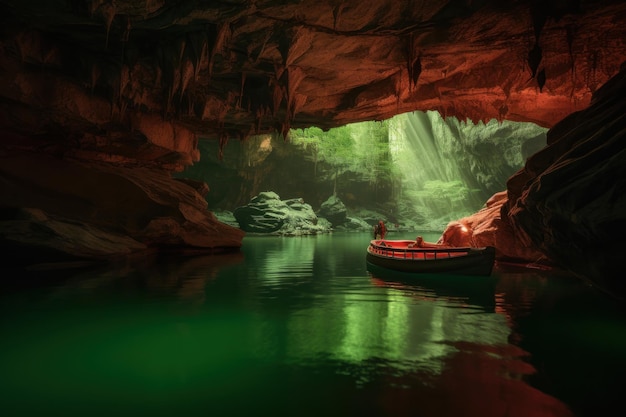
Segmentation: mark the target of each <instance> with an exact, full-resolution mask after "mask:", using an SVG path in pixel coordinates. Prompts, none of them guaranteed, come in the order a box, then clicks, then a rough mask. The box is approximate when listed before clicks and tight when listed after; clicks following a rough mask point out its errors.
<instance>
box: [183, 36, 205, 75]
mask: <svg viewBox="0 0 626 417" xmlns="http://www.w3.org/2000/svg"><path fill="white" fill-rule="evenodd" d="M187 37H188V38H189V42H188V46H189V48H188V49H190V52H189V53H188V55H189V56H190V58H191V59H192V60H193V63H194V79H195V80H196V81H197V80H198V76H199V74H200V66H201V64H202V62H203V60H204V59H205V55H206V50H207V43H208V42H207V38H206V33H205V32H194V33H190V34H188V35H187Z"/></svg>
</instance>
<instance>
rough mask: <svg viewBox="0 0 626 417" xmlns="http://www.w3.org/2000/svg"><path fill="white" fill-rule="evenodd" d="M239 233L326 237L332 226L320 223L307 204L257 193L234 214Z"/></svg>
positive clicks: (299, 200) (271, 194)
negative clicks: (239, 228) (320, 235)
mask: <svg viewBox="0 0 626 417" xmlns="http://www.w3.org/2000/svg"><path fill="white" fill-rule="evenodd" d="M233 216H234V217H235V219H237V222H238V223H239V226H240V227H241V229H242V230H244V231H246V232H249V233H263V234H275V235H282V236H301V235H315V234H319V233H328V232H330V231H331V227H330V226H331V225H330V223H329V222H328V221H323V220H322V221H320V219H318V217H317V215H316V214H315V212H314V211H313V208H312V207H311V205H310V204H307V203H305V202H304V200H302V199H301V198H292V199H289V200H281V199H280V196H279V195H278V194H276V193H275V192H272V191H264V192H262V193H259V195H257V196H255V197H254V198H252V200H250V202H249V203H248V204H246V205H245V206H241V207H237V208H236V209H235V211H234V212H233Z"/></svg>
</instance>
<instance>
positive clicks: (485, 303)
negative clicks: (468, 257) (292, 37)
mask: <svg viewBox="0 0 626 417" xmlns="http://www.w3.org/2000/svg"><path fill="white" fill-rule="evenodd" d="M367 271H368V273H369V275H370V277H371V279H372V284H373V285H375V286H377V287H386V288H390V289H396V290H401V291H402V292H403V293H404V294H411V295H412V296H415V297H419V298H420V299H424V300H426V299H430V300H445V301H449V302H453V303H461V304H471V305H476V306H481V307H482V308H484V309H486V310H489V311H491V310H493V308H494V307H495V292H496V283H497V278H496V277H494V276H493V275H483V276H475V275H474V276H468V275H459V274H446V273H441V272H438V273H433V274H429V273H421V274H414V273H410V272H400V271H394V270H391V269H386V268H381V267H378V266H376V265H373V264H370V263H368V264H367Z"/></svg>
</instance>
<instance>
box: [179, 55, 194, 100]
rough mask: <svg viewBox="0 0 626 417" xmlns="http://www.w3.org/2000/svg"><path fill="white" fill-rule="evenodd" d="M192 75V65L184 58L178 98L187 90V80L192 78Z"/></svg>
mask: <svg viewBox="0 0 626 417" xmlns="http://www.w3.org/2000/svg"><path fill="white" fill-rule="evenodd" d="M193 75H194V66H193V63H192V62H191V60H189V59H186V60H185V61H184V62H183V63H182V70H181V77H180V91H179V93H180V98H181V99H182V97H183V94H185V92H186V91H187V88H188V87H189V81H191V79H192V78H193Z"/></svg>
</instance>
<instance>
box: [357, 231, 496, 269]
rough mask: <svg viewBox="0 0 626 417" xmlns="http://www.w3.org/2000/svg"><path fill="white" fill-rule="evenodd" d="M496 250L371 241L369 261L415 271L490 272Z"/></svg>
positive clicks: (423, 243) (426, 243)
mask: <svg viewBox="0 0 626 417" xmlns="http://www.w3.org/2000/svg"><path fill="white" fill-rule="evenodd" d="M495 256H496V249H495V248H494V247H493V246H485V247H479V248H475V247H452V246H444V245H438V244H436V243H429V242H421V243H420V244H419V246H418V245H417V244H416V242H415V241H414V240H383V239H380V240H372V241H371V242H370V244H369V246H368V248H367V257H366V259H367V262H368V263H369V264H372V265H376V266H378V267H381V268H386V269H391V270H394V271H402V272H414V273H437V272H442V273H447V274H458V275H491V270H492V269H493V264H494V261H495Z"/></svg>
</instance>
